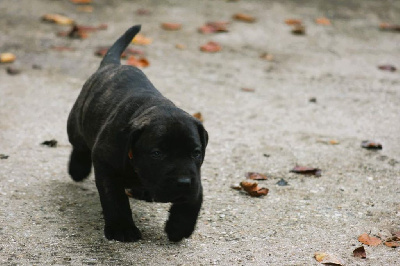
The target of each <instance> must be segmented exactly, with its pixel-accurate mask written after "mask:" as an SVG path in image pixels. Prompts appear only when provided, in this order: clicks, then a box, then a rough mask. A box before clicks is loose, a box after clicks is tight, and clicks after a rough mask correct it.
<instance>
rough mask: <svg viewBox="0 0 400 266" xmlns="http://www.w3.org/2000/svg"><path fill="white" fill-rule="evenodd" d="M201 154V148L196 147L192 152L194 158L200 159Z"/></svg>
mask: <svg viewBox="0 0 400 266" xmlns="http://www.w3.org/2000/svg"><path fill="white" fill-rule="evenodd" d="M200 156H201V151H200V149H195V150H194V151H193V152H192V158H193V159H198V158H200Z"/></svg>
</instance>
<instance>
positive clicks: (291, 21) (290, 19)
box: [285, 18, 302, 25]
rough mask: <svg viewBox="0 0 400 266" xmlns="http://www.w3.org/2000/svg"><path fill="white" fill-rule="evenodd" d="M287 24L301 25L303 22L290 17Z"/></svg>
mask: <svg viewBox="0 0 400 266" xmlns="http://www.w3.org/2000/svg"><path fill="white" fill-rule="evenodd" d="M285 23H286V24H287V25H301V24H302V22H301V20H300V19H294V18H288V19H286V20H285Z"/></svg>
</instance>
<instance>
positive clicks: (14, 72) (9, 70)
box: [7, 67, 21, 76]
mask: <svg viewBox="0 0 400 266" xmlns="http://www.w3.org/2000/svg"><path fill="white" fill-rule="evenodd" d="M20 73H21V69H18V68H15V67H7V74H9V75H12V76H14V75H18V74H20Z"/></svg>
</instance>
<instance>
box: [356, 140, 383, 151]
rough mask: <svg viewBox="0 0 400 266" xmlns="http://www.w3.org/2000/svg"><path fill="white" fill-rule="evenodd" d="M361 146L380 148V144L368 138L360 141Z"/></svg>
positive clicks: (371, 148)
mask: <svg viewBox="0 0 400 266" xmlns="http://www.w3.org/2000/svg"><path fill="white" fill-rule="evenodd" d="M361 147H362V148H364V149H369V150H382V144H380V143H378V142H375V141H369V140H363V141H362V142H361Z"/></svg>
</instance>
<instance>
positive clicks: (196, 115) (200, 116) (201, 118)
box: [193, 112, 204, 123]
mask: <svg viewBox="0 0 400 266" xmlns="http://www.w3.org/2000/svg"><path fill="white" fill-rule="evenodd" d="M193 116H194V117H195V118H197V119H198V120H200V122H202V123H203V122H204V118H203V115H202V114H201V113H200V112H197V113H194V114H193Z"/></svg>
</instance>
